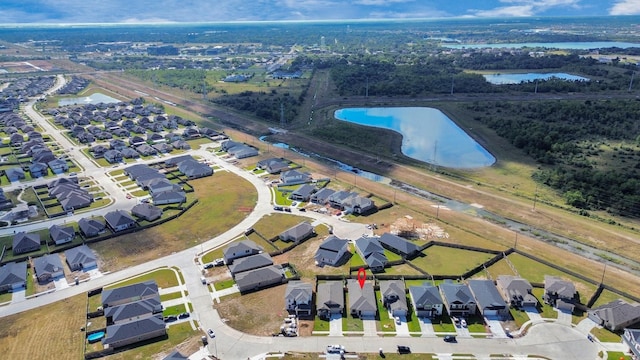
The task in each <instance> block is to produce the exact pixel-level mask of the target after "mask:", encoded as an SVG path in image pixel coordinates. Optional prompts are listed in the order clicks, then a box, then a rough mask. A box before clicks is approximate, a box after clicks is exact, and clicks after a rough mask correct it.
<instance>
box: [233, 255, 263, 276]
mask: <svg viewBox="0 0 640 360" xmlns="http://www.w3.org/2000/svg"><path fill="white" fill-rule="evenodd" d="M270 265H273V259H272V258H271V256H270V255H269V254H267V253H260V254H255V255H250V256H245V257H243V258H240V259H237V260H235V261H234V262H233V264H230V265H229V272H230V273H231V276H233V277H234V278H235V277H236V275H237V274H239V273H242V272H245V271H250V270H254V269H259V268H261V267H265V266H270Z"/></svg>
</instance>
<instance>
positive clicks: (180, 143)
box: [171, 140, 191, 150]
mask: <svg viewBox="0 0 640 360" xmlns="http://www.w3.org/2000/svg"><path fill="white" fill-rule="evenodd" d="M171 146H173V148H174V149H178V150H191V145H189V143H188V142H186V141H184V140H175V141H172V142H171Z"/></svg>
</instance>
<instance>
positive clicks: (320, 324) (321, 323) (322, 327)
mask: <svg viewBox="0 0 640 360" xmlns="http://www.w3.org/2000/svg"><path fill="white" fill-rule="evenodd" d="M313 331H329V321H326V320H322V319H320V318H319V317H318V316H316V317H315V319H314V321H313Z"/></svg>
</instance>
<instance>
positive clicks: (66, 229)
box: [49, 225, 76, 245]
mask: <svg viewBox="0 0 640 360" xmlns="http://www.w3.org/2000/svg"><path fill="white" fill-rule="evenodd" d="M49 236H50V237H51V241H53V242H54V243H55V244H56V245H62V244H66V243H69V242H71V241H73V238H74V237H75V236H76V231H75V230H74V228H73V226H60V225H52V226H51V227H49Z"/></svg>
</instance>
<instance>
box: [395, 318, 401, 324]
mask: <svg viewBox="0 0 640 360" xmlns="http://www.w3.org/2000/svg"><path fill="white" fill-rule="evenodd" d="M396 324H398V325H400V324H402V321H400V316H396Z"/></svg>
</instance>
